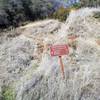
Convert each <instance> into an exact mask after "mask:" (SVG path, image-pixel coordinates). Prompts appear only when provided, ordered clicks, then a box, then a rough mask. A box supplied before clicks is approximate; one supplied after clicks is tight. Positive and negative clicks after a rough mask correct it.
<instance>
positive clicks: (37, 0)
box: [0, 0, 53, 28]
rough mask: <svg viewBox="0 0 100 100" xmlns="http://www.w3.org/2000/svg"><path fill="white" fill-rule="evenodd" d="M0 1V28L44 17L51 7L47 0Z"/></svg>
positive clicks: (15, 25)
mask: <svg viewBox="0 0 100 100" xmlns="http://www.w3.org/2000/svg"><path fill="white" fill-rule="evenodd" d="M0 3H1V4H0V26H1V27H0V28H2V27H5V26H6V25H7V26H14V27H17V26H19V25H20V24H21V23H23V22H24V21H28V20H32V21H34V20H38V19H43V18H46V17H47V16H48V14H50V13H51V11H52V9H53V6H52V4H51V3H50V2H49V1H48V0H1V1H0ZM1 10H2V11H1ZM2 12H4V13H2Z"/></svg>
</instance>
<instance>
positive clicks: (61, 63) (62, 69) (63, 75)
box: [59, 56, 65, 79]
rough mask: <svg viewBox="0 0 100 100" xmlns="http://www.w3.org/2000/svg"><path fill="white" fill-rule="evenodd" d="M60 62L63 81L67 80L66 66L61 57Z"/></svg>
mask: <svg viewBox="0 0 100 100" xmlns="http://www.w3.org/2000/svg"><path fill="white" fill-rule="evenodd" d="M59 61H60V66H61V72H62V77H63V79H65V73H64V65H63V62H62V57H61V56H59Z"/></svg>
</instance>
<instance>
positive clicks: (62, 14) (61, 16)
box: [50, 7, 70, 21]
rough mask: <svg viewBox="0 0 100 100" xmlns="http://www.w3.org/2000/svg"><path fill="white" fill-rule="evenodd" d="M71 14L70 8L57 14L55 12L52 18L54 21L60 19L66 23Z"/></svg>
mask: <svg viewBox="0 0 100 100" xmlns="http://www.w3.org/2000/svg"><path fill="white" fill-rule="evenodd" d="M69 12H70V9H69V8H63V7H61V8H59V9H58V10H57V11H56V12H54V13H53V14H52V15H51V16H50V17H51V18H54V19H59V20H60V21H65V20H66V18H67V17H68V15H69Z"/></svg>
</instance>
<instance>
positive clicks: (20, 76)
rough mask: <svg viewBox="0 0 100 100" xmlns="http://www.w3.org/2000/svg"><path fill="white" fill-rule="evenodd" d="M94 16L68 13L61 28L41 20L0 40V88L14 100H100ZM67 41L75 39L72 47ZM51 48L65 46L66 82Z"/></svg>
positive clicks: (99, 42)
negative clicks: (11, 92)
mask: <svg viewBox="0 0 100 100" xmlns="http://www.w3.org/2000/svg"><path fill="white" fill-rule="evenodd" d="M95 12H100V9H99V8H98V9H95V8H91V9H90V8H84V9H80V10H77V11H72V12H71V13H70V15H69V17H68V19H67V21H66V22H65V23H61V22H59V21H57V20H45V21H41V22H36V23H30V24H29V25H26V26H23V27H19V28H17V29H16V30H12V31H11V32H7V33H6V34H4V35H2V36H1V37H0V40H1V41H0V86H1V87H2V86H4V85H9V86H11V87H12V88H13V90H14V91H15V94H16V96H15V98H16V100H99V99H100V96H99V94H100V77H99V76H100V21H99V20H98V19H96V18H94V13H95ZM2 34H3V33H2ZM69 36H77V37H76V39H75V41H74V42H71V40H70V39H69ZM50 44H52V45H53V44H69V49H70V52H69V55H66V56H64V57H63V63H64V66H65V79H64V80H63V78H62V75H61V72H60V66H59V63H58V57H51V56H50V50H49V48H48V45H50ZM74 47H75V48H74Z"/></svg>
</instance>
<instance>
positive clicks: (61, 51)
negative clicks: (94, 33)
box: [50, 45, 69, 79]
mask: <svg viewBox="0 0 100 100" xmlns="http://www.w3.org/2000/svg"><path fill="white" fill-rule="evenodd" d="M50 53H51V56H58V57H59V62H60V66H61V72H62V76H63V79H64V78H65V74H64V65H63V61H62V56H63V55H67V54H68V53H69V49H68V46H67V45H54V46H51V47H50Z"/></svg>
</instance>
